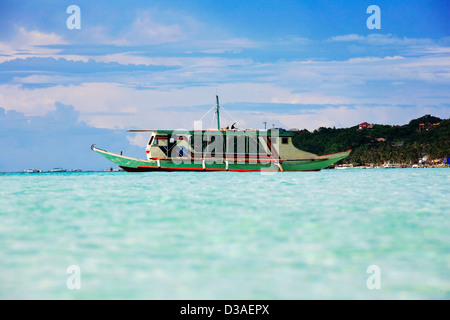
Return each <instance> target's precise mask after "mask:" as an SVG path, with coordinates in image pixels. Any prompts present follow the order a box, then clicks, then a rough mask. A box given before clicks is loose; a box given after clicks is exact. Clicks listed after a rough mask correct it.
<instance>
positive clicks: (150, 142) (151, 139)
mask: <svg viewBox="0 0 450 320" xmlns="http://www.w3.org/2000/svg"><path fill="white" fill-rule="evenodd" d="M154 138H155V136H151V137H150V141H149V142H148V145H149V146H150V145H151V144H152V142H153V139H154Z"/></svg>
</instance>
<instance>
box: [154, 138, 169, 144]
mask: <svg viewBox="0 0 450 320" xmlns="http://www.w3.org/2000/svg"><path fill="white" fill-rule="evenodd" d="M153 145H155V146H167V136H156V137H155V141H154V143H153Z"/></svg>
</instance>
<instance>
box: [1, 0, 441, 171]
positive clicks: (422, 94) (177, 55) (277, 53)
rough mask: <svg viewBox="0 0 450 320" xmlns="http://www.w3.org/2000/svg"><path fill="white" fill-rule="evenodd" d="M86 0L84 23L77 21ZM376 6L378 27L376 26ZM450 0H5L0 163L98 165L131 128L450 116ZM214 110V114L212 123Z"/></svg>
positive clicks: (133, 146)
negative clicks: (215, 108) (218, 112)
mask: <svg viewBox="0 0 450 320" xmlns="http://www.w3.org/2000/svg"><path fill="white" fill-rule="evenodd" d="M73 4H76V5H78V6H79V8H80V11H81V14H80V16H81V29H79V30H77V29H72V30H70V29H68V28H67V25H66V21H67V19H68V18H69V17H70V15H71V14H68V13H66V10H67V8H68V7H69V6H70V5H73ZM370 5H377V6H379V8H380V11H381V29H368V28H367V25H366V21H367V19H368V18H369V17H370V16H371V14H368V13H366V9H367V8H368V7H369V6H370ZM448 12H450V2H449V1H437V0H431V1H392V0H391V1H353V2H350V1H301V0H297V1H287V0H285V1H261V0H260V1H242V0H241V1H234V0H231V1H230V0H227V1H206V0H203V1H195V0H189V1H187V0H186V1H180V0H179V1H175V0H165V1H159V0H156V1H61V0H54V1H42V0H36V1H15V0H13V1H6V0H0V124H1V127H0V132H1V138H0V146H1V148H2V150H3V152H2V155H1V156H0V171H15V170H19V171H21V170H23V169H25V168H29V167H30V168H31V167H33V168H34V167H36V168H41V169H44V170H46V169H51V168H53V167H64V168H66V169H70V168H82V169H84V170H88V169H92V170H96V169H102V168H106V167H109V163H108V162H107V161H106V160H104V159H101V158H99V157H98V155H96V154H95V153H93V152H92V151H91V150H90V149H89V147H90V145H91V144H92V143H95V144H97V145H98V146H99V147H101V148H104V149H106V150H109V151H113V152H120V151H124V152H127V153H128V154H129V155H132V156H136V157H142V158H143V157H145V152H144V148H143V146H144V145H145V141H146V139H147V138H148V137H147V136H146V135H143V134H129V133H126V130H127V129H131V128H151V129H158V128H161V129H177V128H188V129H189V128H191V127H192V126H193V121H194V120H197V119H199V118H200V117H202V116H203V115H204V113H205V112H206V111H208V110H209V109H210V107H211V106H212V105H213V104H214V103H215V95H216V94H218V95H219V96H220V101H221V105H222V106H223V107H224V109H225V110H227V111H228V113H226V112H224V113H222V114H223V115H224V118H223V124H224V125H227V124H229V123H231V122H234V121H238V123H239V124H240V126H241V127H246V128H263V127H264V125H263V122H264V121H266V122H267V123H268V124H269V126H270V125H276V126H281V127H283V128H300V129H303V128H307V129H309V130H314V129H316V128H318V127H320V126H325V127H333V126H336V127H350V126H353V125H356V124H358V123H361V122H364V121H367V122H370V123H385V124H404V123H407V122H409V121H410V120H411V119H413V118H417V117H420V116H422V115H425V114H432V115H435V116H438V117H441V118H449V117H450V23H449V21H448V20H449V19H448V17H449V15H448ZM209 120H210V119H206V120H205V121H204V126H205V127H208V126H209V125H210V121H209Z"/></svg>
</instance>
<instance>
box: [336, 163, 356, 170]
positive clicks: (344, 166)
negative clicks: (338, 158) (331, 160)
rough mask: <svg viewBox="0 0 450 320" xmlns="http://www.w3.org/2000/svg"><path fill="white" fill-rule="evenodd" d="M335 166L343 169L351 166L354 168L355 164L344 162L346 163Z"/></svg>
mask: <svg viewBox="0 0 450 320" xmlns="http://www.w3.org/2000/svg"><path fill="white" fill-rule="evenodd" d="M334 168H335V169H340V170H342V169H351V168H353V164H351V163H344V164H340V165H337V166H335V167H334Z"/></svg>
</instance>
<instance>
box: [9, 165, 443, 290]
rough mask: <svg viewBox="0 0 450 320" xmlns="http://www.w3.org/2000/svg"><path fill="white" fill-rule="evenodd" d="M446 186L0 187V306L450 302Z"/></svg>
mask: <svg viewBox="0 0 450 320" xmlns="http://www.w3.org/2000/svg"><path fill="white" fill-rule="evenodd" d="M449 177H450V170H449V169H370V170H363V169H347V170H322V171H321V172H312V173H304V172H303V173H302V172H291V173H288V172H284V173H277V174H273V175H262V174H259V173H233V172H208V173H198V172H193V173H190V172H180V173H177V172H172V173H165V172H161V173H126V172H67V173H34V174H0V199H1V207H0V244H1V246H0V298H1V299H449V298H450V272H449V271H450V246H449V244H450V232H449V231H450V220H449V212H450V197H449V182H450V179H449ZM71 265H75V266H77V267H79V273H77V272H75V273H73V274H72V273H67V271H66V270H67V268H68V267H69V266H71ZM369 266H376V267H378V268H379V273H376V274H372V273H367V268H368V267H369ZM74 276H76V277H77V279H79V280H80V282H79V283H80V289H69V287H68V286H67V284H66V281H67V279H68V278H70V279H74V278H73V277H74ZM372 276H373V277H375V276H376V279H377V280H376V281H377V283H379V284H380V288H379V289H376V288H375V289H369V288H368V285H367V280H368V278H369V277H372ZM371 279H372V280H373V279H374V278H371ZM72 283H75V282H72ZM371 283H374V282H371Z"/></svg>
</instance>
